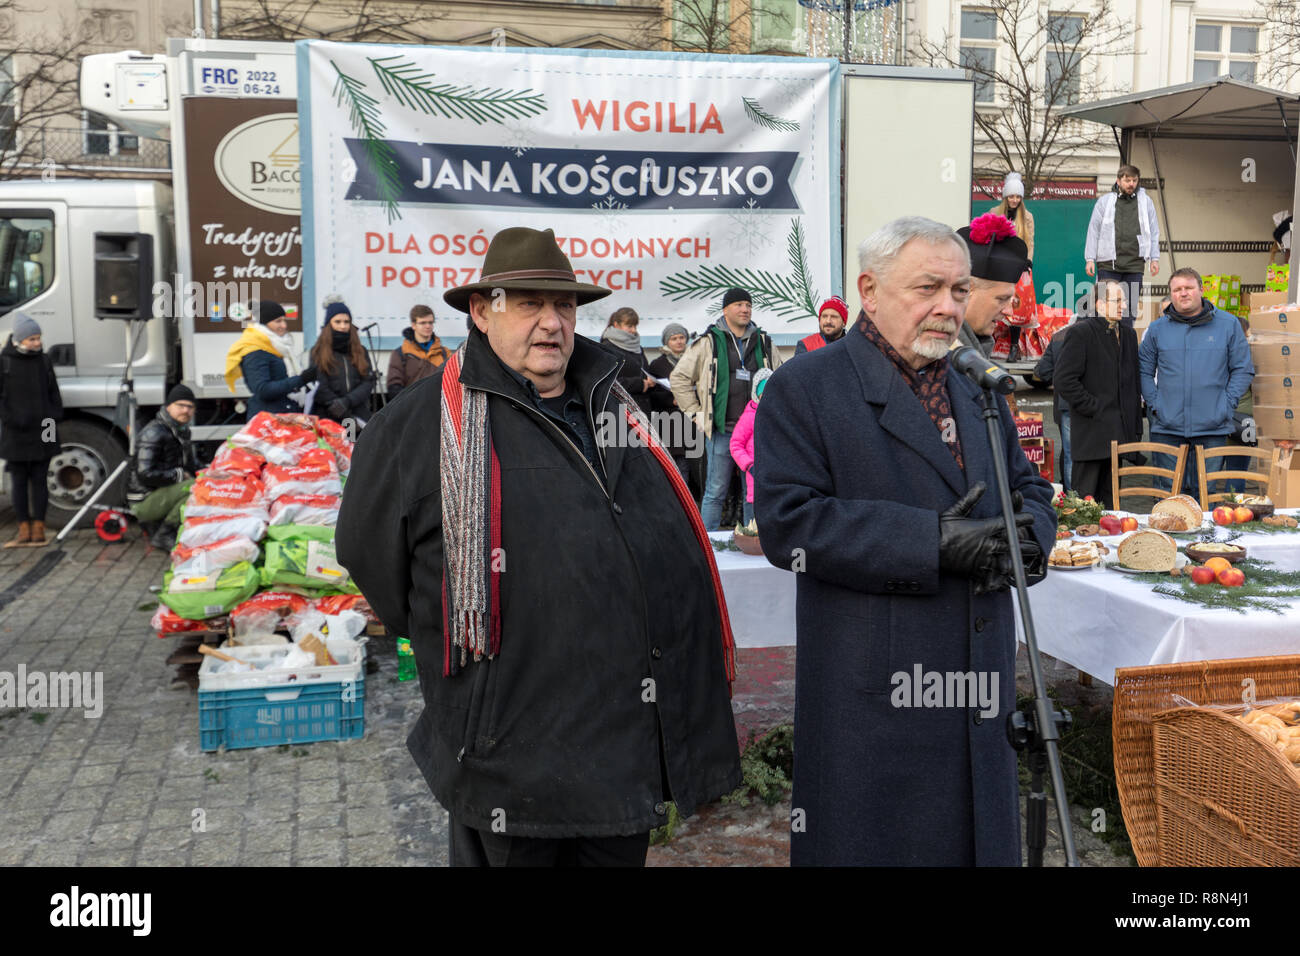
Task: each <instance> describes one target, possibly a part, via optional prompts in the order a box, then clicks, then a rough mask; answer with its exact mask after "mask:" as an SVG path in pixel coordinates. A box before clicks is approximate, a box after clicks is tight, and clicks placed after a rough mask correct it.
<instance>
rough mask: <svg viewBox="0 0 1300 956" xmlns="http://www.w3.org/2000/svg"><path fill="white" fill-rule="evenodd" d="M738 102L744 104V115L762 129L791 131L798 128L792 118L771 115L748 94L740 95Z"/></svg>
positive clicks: (782, 131) (781, 131)
mask: <svg viewBox="0 0 1300 956" xmlns="http://www.w3.org/2000/svg"><path fill="white" fill-rule="evenodd" d="M740 102H741V103H743V104H745V115H746V116H748V117H749V118H750V119H751V120H752V121H753V122H754V123H755V124H756V125H758V126H761V127H763V129H770V130H775V131H776V132H779V133H793V132H795V131H796V130H797V129H798V128H799V124H798V123H796V122H795V121H794V120H787V119H781V117H779V116H773V115H772V114H771V113H769V112H767V110H765V109H763V107H762V106H761V105H760V104H759V102H758V100H751V99H750V98H749V97H748V96H742V97H741V98H740Z"/></svg>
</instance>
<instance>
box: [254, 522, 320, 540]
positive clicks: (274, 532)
mask: <svg viewBox="0 0 1300 956" xmlns="http://www.w3.org/2000/svg"><path fill="white" fill-rule="evenodd" d="M266 536H267V537H268V538H270V539H271V540H273V541H287V540H289V539H290V538H301V539H303V540H310V541H327V542H331V541H333V540H334V526H333V525H328V526H326V525H315V524H275V525H271V527H269V528H267V529H266Z"/></svg>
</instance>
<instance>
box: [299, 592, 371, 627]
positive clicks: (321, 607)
mask: <svg viewBox="0 0 1300 956" xmlns="http://www.w3.org/2000/svg"><path fill="white" fill-rule="evenodd" d="M312 606H313V607H314V608H316V610H318V611H320V612H321V613H322V614H324V615H327V616H330V617H333V616H334V615H336V614H341V613H342V612H344V611H357V612H358V613H360V614H364V615H365V616H366V620H367V621H369V622H371V623H372V624H378V623H379V618H377V617H375V612H374V611H372V610H370V605H369V604H368V603H367V602H366V599H365V598H364V597H362V596H361V595H360V594H330V595H327V596H326V597H322V598H317V599H316V600H315V601H313V602H312Z"/></svg>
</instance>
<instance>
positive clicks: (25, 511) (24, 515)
mask: <svg viewBox="0 0 1300 956" xmlns="http://www.w3.org/2000/svg"><path fill="white" fill-rule="evenodd" d="M8 465H9V475H10V478H11V482H10V483H11V484H12V485H13V492H12V495H13V505H14V513H15V514H16V515H17V516H18V520H19V521H20V522H21V521H44V520H45V511H46V509H47V508H49V506H50V486H49V485H47V484H46V483H45V473H46V472H47V471H48V470H49V467H50V462H49V460H48V459H46V460H44V461H11V462H9V463H8ZM28 485H30V486H31V494H30V496H29V495H28Z"/></svg>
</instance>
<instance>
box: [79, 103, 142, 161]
mask: <svg viewBox="0 0 1300 956" xmlns="http://www.w3.org/2000/svg"><path fill="white" fill-rule="evenodd" d="M82 130H83V132H82V139H83V142H82V152H83V153H85V154H86V155H87V156H120V155H122V154H123V153H138V152H139V151H140V138H139V137H138V136H134V135H132V134H130V133H124V132H122V130H121V128H120V127H119V126H117V125H116V124H115V123H110V122H109V121H108V120H106V119H104V117H102V116H100V115H99V114H98V113H92V112H91V111H90V110H82Z"/></svg>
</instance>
